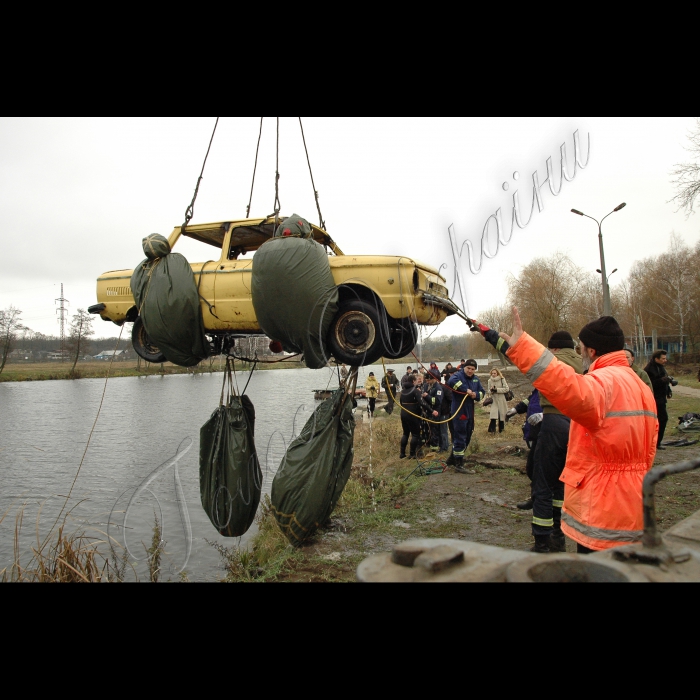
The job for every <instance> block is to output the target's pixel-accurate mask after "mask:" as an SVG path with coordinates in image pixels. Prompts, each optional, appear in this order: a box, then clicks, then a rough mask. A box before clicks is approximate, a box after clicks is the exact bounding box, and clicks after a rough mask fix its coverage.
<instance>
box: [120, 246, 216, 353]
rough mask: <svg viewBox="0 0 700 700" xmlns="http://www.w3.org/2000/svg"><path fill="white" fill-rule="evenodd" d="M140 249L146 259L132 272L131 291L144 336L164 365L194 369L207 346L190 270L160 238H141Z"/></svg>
mask: <svg viewBox="0 0 700 700" xmlns="http://www.w3.org/2000/svg"><path fill="white" fill-rule="evenodd" d="M143 248H144V252H145V253H146V256H147V259H146V260H144V261H143V262H142V263H141V264H140V265H139V266H138V267H137V268H136V270H134V274H133V275H132V277H131V291H132V292H133V294H134V299H135V300H136V306H137V307H138V309H139V315H140V316H141V320H142V321H143V325H144V327H145V329H146V333H148V335H149V336H150V338H151V340H152V341H153V342H154V343H155V344H156V345H157V346H158V348H159V349H160V351H161V352H162V353H163V355H165V357H166V359H167V360H168V362H172V363H173V364H174V365H178V366H179V367H195V366H196V365H198V364H199V363H200V362H201V361H202V360H206V359H207V358H208V357H209V354H210V346H209V341H208V340H207V337H206V335H205V333H204V320H203V318H202V307H201V306H200V301H199V292H198V291H197V284H196V282H195V279H194V274H193V273H192V268H191V267H190V264H189V263H188V262H187V259H186V258H185V257H184V256H182V255H180V254H178V253H171V252H170V245H169V244H168V240H167V239H166V238H164V237H163V236H156V235H153V236H149V237H148V238H145V239H144V241H143Z"/></svg>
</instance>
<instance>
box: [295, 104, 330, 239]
mask: <svg viewBox="0 0 700 700" xmlns="http://www.w3.org/2000/svg"><path fill="white" fill-rule="evenodd" d="M299 126H300V127H301V138H302V140H303V141H304V150H305V151H306V162H307V163H308V164H309V175H311V186H312V187H313V188H314V198H315V199H316V209H318V219H319V226H320V227H321V228H322V229H323V230H324V231H325V230H326V222H325V221H324V220H323V214H322V213H321V203H320V201H319V199H320V197H319V194H318V190H317V189H316V183H315V182H314V172H313V170H312V169H311V158H310V157H309V149H308V147H307V145H306V135H305V134H304V125H303V124H302V122H301V117H299Z"/></svg>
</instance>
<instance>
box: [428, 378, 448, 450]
mask: <svg viewBox="0 0 700 700" xmlns="http://www.w3.org/2000/svg"><path fill="white" fill-rule="evenodd" d="M423 399H424V400H425V401H426V402H427V404H428V418H429V419H430V421H431V423H430V449H431V451H432V452H445V450H446V449H448V448H442V443H443V440H442V425H440V422H441V421H442V420H443V418H442V404H443V403H444V401H445V391H444V389H443V386H442V384H440V371H439V370H438V369H437V368H435V369H433V370H431V371H430V373H429V374H428V378H427V387H426V391H425V392H424V394H423ZM445 430H447V426H445Z"/></svg>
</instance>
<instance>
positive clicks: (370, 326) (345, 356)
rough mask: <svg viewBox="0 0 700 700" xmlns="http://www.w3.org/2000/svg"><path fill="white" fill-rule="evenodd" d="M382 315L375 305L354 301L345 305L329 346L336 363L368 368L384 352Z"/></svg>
mask: <svg viewBox="0 0 700 700" xmlns="http://www.w3.org/2000/svg"><path fill="white" fill-rule="evenodd" d="M380 327H381V326H380V312H379V311H378V309H377V308H376V307H375V306H374V305H373V304H368V303H367V302H365V301H359V300H352V301H348V302H345V303H343V304H342V305H341V307H340V311H339V312H338V315H337V316H336V319H335V321H334V323H333V326H332V328H331V332H330V338H329V345H330V349H331V352H332V353H333V357H335V360H336V362H339V363H342V364H346V365H350V366H351V367H366V366H367V365H372V364H374V363H375V362H377V360H379V358H381V356H382V354H383V351H384V344H383V343H382V338H381V333H380Z"/></svg>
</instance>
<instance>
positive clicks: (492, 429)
mask: <svg viewBox="0 0 700 700" xmlns="http://www.w3.org/2000/svg"><path fill="white" fill-rule="evenodd" d="M489 433H493V434H494V435H495V434H496V421H495V420H492V421H491V424H490V425H489Z"/></svg>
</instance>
